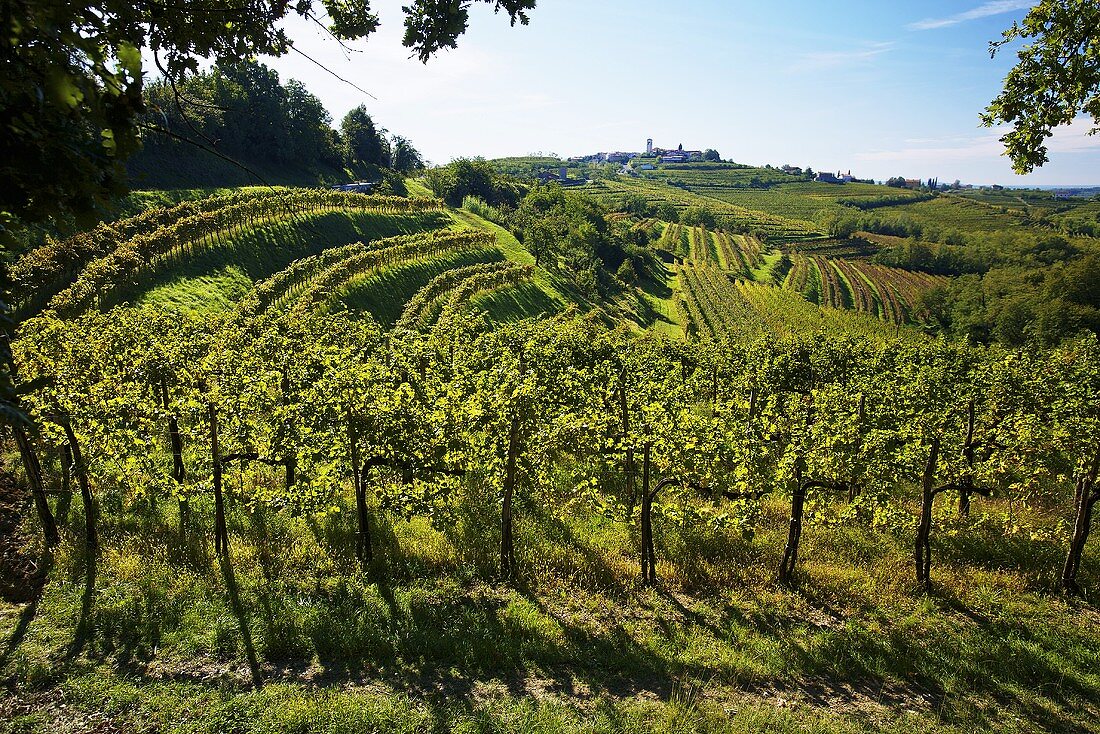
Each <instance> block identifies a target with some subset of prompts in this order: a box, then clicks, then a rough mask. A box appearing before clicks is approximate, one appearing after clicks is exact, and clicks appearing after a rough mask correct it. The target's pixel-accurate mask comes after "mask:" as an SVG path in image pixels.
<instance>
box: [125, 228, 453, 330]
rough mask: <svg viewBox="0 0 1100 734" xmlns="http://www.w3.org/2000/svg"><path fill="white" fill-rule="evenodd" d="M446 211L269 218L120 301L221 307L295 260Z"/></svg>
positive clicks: (396, 231) (172, 266)
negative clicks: (293, 218)
mask: <svg viewBox="0 0 1100 734" xmlns="http://www.w3.org/2000/svg"><path fill="white" fill-rule="evenodd" d="M450 221H451V220H450V218H449V217H447V215H446V214H443V213H429V214H415V215H389V214H370V213H363V212H352V211H348V212H329V213H322V214H307V215H304V216H301V217H299V218H298V219H297V220H296V221H290V220H286V221H280V220H277V221H270V222H265V223H263V224H261V225H260V226H258V227H256V228H255V229H252V230H249V231H248V232H246V233H245V234H243V235H235V236H233V237H232V238H231V239H230V240H229V241H228V242H227V243H226V244H225V245H221V246H217V247H214V248H211V249H208V250H203V251H201V252H198V253H197V254H195V255H194V256H191V257H188V258H187V259H186V260H183V261H176V262H171V263H164V264H163V265H162V267H160V268H159V269H158V272H157V273H155V274H153V275H152V276H151V277H148V278H144V279H143V280H142V281H141V283H140V284H138V285H136V286H134V287H132V288H131V289H129V290H128V291H125V292H123V293H121V294H120V295H119V300H120V301H129V302H134V303H150V304H156V305H164V306H177V307H185V308H193V309H197V310H216V309H220V308H224V307H225V305H226V304H229V303H233V302H236V301H237V300H239V299H240V298H241V297H242V296H243V295H244V294H245V293H247V291H248V289H250V288H251V287H252V285H253V284H255V283H256V282H258V281H260V280H263V279H264V278H267V277H269V276H271V275H274V274H275V273H277V272H279V271H280V270H282V269H283V268H285V267H286V266H287V265H289V264H290V263H292V262H293V261H295V260H298V259H300V258H303V257H308V256H310V255H315V254H317V253H319V252H321V251H323V250H326V249H329V248H331V247H339V246H341V245H347V244H351V243H353V242H367V241H370V240H376V239H381V238H383V237H393V236H396V235H401V234H412V233H416V232H424V231H429V230H434V229H439V228H442V227H445V226H448V225H449V224H450Z"/></svg>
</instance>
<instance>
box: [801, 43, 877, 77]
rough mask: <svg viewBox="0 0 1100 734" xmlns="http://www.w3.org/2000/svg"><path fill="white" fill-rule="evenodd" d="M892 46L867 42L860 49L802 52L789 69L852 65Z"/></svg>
mask: <svg viewBox="0 0 1100 734" xmlns="http://www.w3.org/2000/svg"><path fill="white" fill-rule="evenodd" d="M892 48H894V44H893V43H869V44H867V45H866V47H865V48H862V49H851V50H846V51H816V52H813V53H807V54H802V55H801V56H800V57H799V59H798V61H797V62H796V63H795V64H794V65H793V66H792V67H791V71H797V72H802V71H810V70H813V69H835V68H837V67H841V66H854V65H859V64H862V63H864V62H867V61H872V60H874V59H876V58H878V57H879V56H881V55H882V54H884V53H886V52H888V51H890V50H891V49H892Z"/></svg>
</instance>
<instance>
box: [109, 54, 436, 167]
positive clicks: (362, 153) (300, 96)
mask: <svg viewBox="0 0 1100 734" xmlns="http://www.w3.org/2000/svg"><path fill="white" fill-rule="evenodd" d="M147 96H148V100H149V108H150V110H149V113H148V115H147V129H146V134H145V145H144V148H143V150H142V151H140V152H139V153H137V154H136V155H135V156H134V157H133V158H132V159H131V162H130V167H131V169H135V170H138V171H141V172H142V173H143V174H145V175H146V176H147V177H148V176H152V177H153V178H154V179H155V177H156V172H155V171H150V169H151V168H155V166H156V164H157V162H158V161H161V160H162V159H163V157H165V156H170V157H171V158H172V159H173V161H175V162H176V163H178V164H180V165H182V162H183V161H186V160H188V159H191V158H199V159H201V160H206V161H209V160H210V157H211V154H210V152H209V151H216V153H217V154H220V155H223V156H225V157H227V158H230V159H232V160H234V161H237V162H240V163H242V164H244V165H245V166H258V167H260V168H262V169H263V170H264V171H271V170H272V169H273V168H280V167H282V168H289V169H291V170H293V169H296V168H298V169H315V168H317V167H318V166H327V167H329V168H330V169H336V170H342V169H344V168H345V167H346V168H351V169H353V170H356V171H359V172H365V171H369V170H370V168H371V167H374V168H387V169H395V170H398V171H401V172H409V171H413V170H418V169H420V168H423V166H424V162H423V160H422V159H421V156H420V154H419V152H418V151H417V150H416V148H415V147H413V145H412V144H411V143H410V142H409V141H408V140H407V139H405V138H403V137H401V136H399V135H392V136H391V135H390V134H389V133H388V131H386V130H385V129H384V128H382V127H380V126H378V125H377V124H375V122H374V121H373V120H372V119H371V116H370V114H369V113H368V112H367V109H366V107H365V106H363V105H360V106H359V107H356V108H355V109H353V110H351V111H350V112H348V113H347V115H345V117H344V118H343V120H342V121H341V123H340V127H339V129H338V130H337V129H335V128H334V127H333V120H332V116H331V115H330V114H329V112H328V111H327V110H326V109H325V108H324V105H322V103H321V101H320V100H319V99H317V97H315V96H314V95H313V94H311V93H310V92H309V90H307V89H306V88H305V86H303V85H302V83H301V82H298V81H296V80H293V79H292V80H290V81H289V82H287V83H286V84H282V83H281V82H280V80H279V75H278V74H277V73H276V72H275V71H274V70H273V69H271V68H269V67H267V66H265V65H263V64H261V63H259V62H256V61H240V62H225V63H221V64H217V65H215V66H213V67H212V68H211V69H210V70H209V71H204V72H199V73H196V74H193V75H190V76H188V77H186V78H185V79H183V80H181V81H178V82H174V81H171V80H160V81H157V82H154V83H153V84H151V85H150V86H149V88H148V90H147ZM202 149H206V151H207V152H203V150H202ZM154 182H155V180H154Z"/></svg>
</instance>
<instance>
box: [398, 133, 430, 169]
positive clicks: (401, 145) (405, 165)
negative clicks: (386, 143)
mask: <svg viewBox="0 0 1100 734" xmlns="http://www.w3.org/2000/svg"><path fill="white" fill-rule="evenodd" d="M390 151H391V153H390V159H391V160H390V165H391V166H393V169H394V170H395V171H401V172H402V173H408V172H410V171H419V170H420V169H422V168H423V167H424V159H423V158H422V157H421V156H420V151H418V150H417V149H416V148H414V147H413V144H412V143H410V142H409V141H408V139H406V138H403V137H402V136H400V135H394V136H393V139H392V140H391V141H390Z"/></svg>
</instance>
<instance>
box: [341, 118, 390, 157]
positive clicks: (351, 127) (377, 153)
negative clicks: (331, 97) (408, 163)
mask: <svg viewBox="0 0 1100 734" xmlns="http://www.w3.org/2000/svg"><path fill="white" fill-rule="evenodd" d="M340 132H341V134H342V135H343V138H344V145H345V146H347V155H348V160H350V161H352V162H355V163H359V164H365V165H371V166H379V167H381V168H389V167H390V144H389V141H387V140H386V138H385V136H384V135H382V133H381V132H380V131H379V130H378V128H377V127H376V126H375V124H374V120H372V119H371V116H370V114H369V113H368V112H367V107H366V105H359V106H358V107H356V108H355V109H353V110H351V111H350V112H348V114H346V115H344V119H343V120H342V121H341V122H340Z"/></svg>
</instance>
